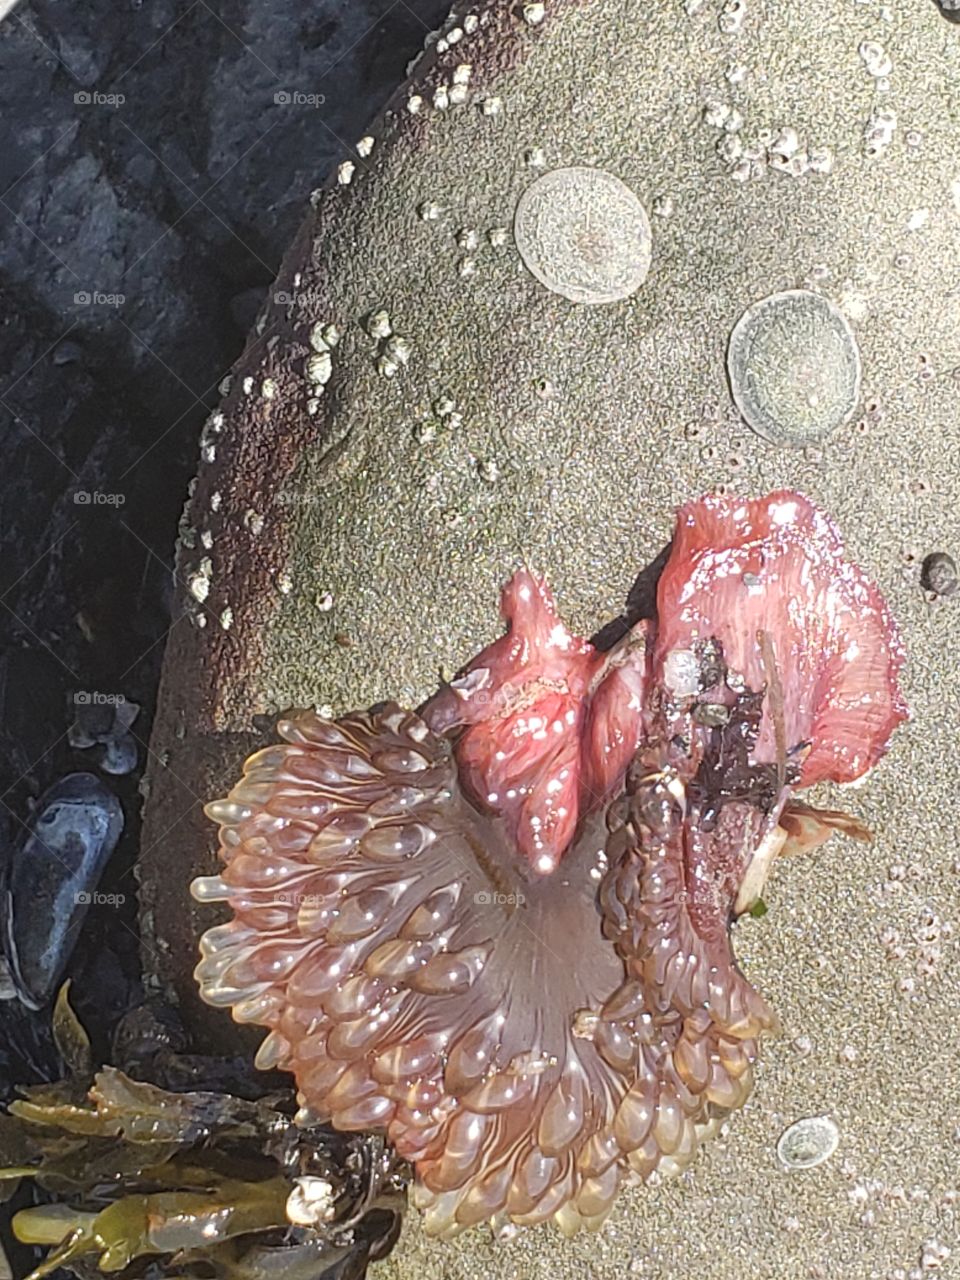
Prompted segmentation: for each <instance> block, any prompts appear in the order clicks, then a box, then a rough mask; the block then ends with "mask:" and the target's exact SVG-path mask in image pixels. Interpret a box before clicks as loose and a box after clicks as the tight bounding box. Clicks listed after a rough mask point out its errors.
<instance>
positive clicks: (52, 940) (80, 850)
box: [0, 773, 123, 1009]
mask: <svg viewBox="0 0 960 1280" xmlns="http://www.w3.org/2000/svg"><path fill="white" fill-rule="evenodd" d="M122 831H123V810H122V809H121V807H120V802H119V801H118V800H117V798H116V796H115V795H114V794H113V793H112V792H111V791H109V790H108V789H107V787H105V786H104V784H103V783H102V782H101V781H100V779H99V778H97V777H95V776H94V775H93V774H92V773H71V774H68V775H67V776H66V777H64V778H61V779H60V781H59V782H56V783H55V784H54V785H53V786H52V787H51V788H50V789H49V790H48V791H46V792H44V794H43V795H42V796H41V797H40V799H39V801H38V802H37V807H36V809H35V811H34V813H33V816H32V817H31V819H30V822H29V824H28V830H27V832H26V834H25V836H24V838H23V839H22V840H21V842H20V843H19V845H18V846H17V849H16V852H15V854H14V857H13V861H12V863H11V865H10V866H9V868H8V870H7V875H6V882H5V886H4V892H3V899H2V902H0V926H2V936H3V945H4V950H5V952H6V956H7V960H8V962H9V965H10V973H11V977H12V979H13V982H14V985H15V987H16V990H17V995H18V996H19V998H20V1000H21V1001H22V1002H23V1003H24V1004H25V1005H27V1006H28V1007H29V1008H31V1009H39V1008H41V1007H42V1006H43V1005H45V1004H46V1003H47V1002H48V1001H49V1000H50V999H51V998H52V997H53V995H54V994H55V993H56V990H57V988H58V986H59V984H60V979H61V978H62V977H63V973H64V970H65V969H66V966H67V962H68V961H69V959H70V954H71V952H72V951H73V947H74V944H75V943H76V940H77V937H78V935H79V932H80V924H81V922H82V920H83V918H84V916H85V915H86V913H87V910H88V908H89V905H90V900H91V897H92V895H93V893H94V891H95V890H96V888H97V885H98V884H99V882H100V877H101V875H102V874H103V870H104V868H105V867H106V865H107V862H108V861H109V859H110V855H111V854H112V853H113V851H114V849H115V848H116V845H117V841H118V840H119V838H120V833H121V832H122Z"/></svg>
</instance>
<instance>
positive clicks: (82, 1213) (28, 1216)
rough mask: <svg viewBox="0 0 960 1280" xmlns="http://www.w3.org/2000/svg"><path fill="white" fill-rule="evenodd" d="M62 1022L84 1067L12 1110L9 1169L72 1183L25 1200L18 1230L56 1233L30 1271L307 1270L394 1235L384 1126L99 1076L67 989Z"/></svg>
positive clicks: (42, 1180)
mask: <svg viewBox="0 0 960 1280" xmlns="http://www.w3.org/2000/svg"><path fill="white" fill-rule="evenodd" d="M55 1025H56V1038H57V1043H58V1045H59V1047H60V1049H61V1052H64V1051H65V1050H66V1051H67V1055H68V1056H67V1062H68V1066H69V1068H70V1070H71V1075H70V1076H69V1077H68V1078H67V1079H66V1080H63V1081H60V1082H57V1083H54V1084H48V1085H40V1086H35V1087H32V1088H29V1089H24V1090H22V1091H21V1092H22V1093H23V1094H24V1095H25V1096H24V1097H23V1098H21V1099H20V1100H18V1101H16V1102H13V1103H11V1104H10V1107H9V1114H8V1115H6V1116H2V1117H0V1164H2V1166H3V1167H0V1180H2V1182H4V1183H6V1184H7V1185H10V1184H15V1183H16V1181H17V1180H19V1179H21V1178H31V1179H32V1180H33V1181H34V1183H35V1184H36V1185H37V1186H38V1187H39V1188H40V1189H41V1190H42V1191H44V1192H46V1193H48V1194H51V1195H56V1196H58V1197H60V1198H61V1199H60V1200H59V1202H55V1203H48V1204H41V1205H37V1206H34V1207H31V1208H28V1209H22V1210H21V1211H20V1212H19V1213H17V1214H15V1215H14V1218H13V1229H14V1233H15V1235H16V1237H17V1239H18V1240H20V1241H22V1242H24V1243H27V1244H38V1245H45V1246H49V1247H50V1252H49V1253H48V1254H47V1257H46V1258H45V1259H44V1261H43V1262H42V1263H41V1264H40V1266H38V1267H37V1268H36V1269H35V1270H34V1271H33V1272H32V1273H31V1276H30V1277H29V1280H39V1277H42V1276H45V1275H48V1274H50V1273H51V1272H53V1271H54V1270H56V1269H57V1268H58V1267H61V1266H66V1267H76V1268H79V1270H80V1271H81V1272H83V1271H84V1268H85V1267H88V1266H89V1264H91V1263H93V1264H95V1265H97V1266H98V1267H99V1269H100V1270H101V1271H106V1272H123V1271H125V1270H126V1268H128V1267H129V1266H131V1265H132V1264H135V1262H136V1260H137V1259H138V1258H146V1257H151V1258H154V1259H155V1262H154V1266H158V1265H159V1266H160V1267H161V1272H160V1273H161V1274H165V1275H167V1274H171V1275H176V1276H185V1277H186V1276H193V1275H203V1276H207V1277H209V1276H210V1275H211V1274H212V1275H214V1276H215V1277H220V1276H223V1277H236V1278H237V1280H268V1277H270V1276H273V1275H279V1274H283V1275H284V1276H287V1275H294V1276H296V1275H298V1274H300V1275H302V1276H303V1277H304V1280H306V1277H307V1276H310V1277H312V1276H314V1275H316V1274H317V1273H318V1272H319V1271H320V1270H322V1269H324V1268H325V1267H327V1266H328V1265H332V1264H333V1263H334V1262H336V1261H338V1260H339V1259H340V1258H341V1257H343V1256H345V1253H346V1252H347V1251H348V1249H351V1248H356V1249H358V1250H359V1252H360V1256H363V1254H364V1252H365V1250H364V1245H363V1240H364V1239H366V1240H367V1242H368V1243H367V1249H366V1252H370V1251H371V1250H372V1249H373V1248H374V1247H375V1246H376V1245H377V1244H378V1242H379V1241H380V1240H381V1239H383V1238H385V1237H387V1236H391V1235H392V1232H393V1228H394V1225H395V1223H398V1221H399V1219H398V1217H397V1215H396V1214H395V1212H394V1210H395V1208H397V1197H398V1194H399V1192H400V1190H401V1189H402V1186H403V1179H402V1175H401V1173H400V1172H399V1169H398V1166H397V1165H396V1164H395V1162H394V1161H393V1159H392V1158H391V1157H390V1156H389V1155H388V1154H387V1153H386V1151H385V1147H384V1144H383V1142H382V1140H380V1139H377V1138H369V1139H366V1138H361V1137H359V1136H354V1137H342V1136H339V1135H336V1134H333V1133H331V1132H330V1131H328V1130H326V1131H325V1130H322V1129H318V1128H300V1127H298V1126H297V1125H296V1124H295V1122H294V1118H293V1116H294V1110H295V1104H294V1101H293V1099H292V1097H290V1095H279V1096H276V1097H274V1098H265V1099H263V1100H261V1101H257V1102H248V1101H245V1100H243V1099H241V1098H235V1097H233V1096H231V1095H229V1094H222V1093H213V1092H195V1093H183V1094H178V1093H170V1092H167V1091H166V1090H164V1089H160V1088H158V1087H156V1086H155V1085H152V1084H149V1083H146V1082H143V1081H139V1080H133V1079H131V1078H130V1077H129V1076H127V1075H125V1074H124V1073H123V1072H121V1071H118V1070H115V1069H114V1068H110V1067H106V1068H104V1069H102V1070H100V1071H99V1072H97V1073H96V1075H95V1076H94V1078H93V1082H92V1084H91V1085H90V1087H89V1089H86V1090H84V1089H82V1087H81V1086H80V1081H79V1077H78V1074H77V1071H78V1069H79V1068H81V1067H83V1065H84V1064H87V1065H89V1053H88V1051H89V1043H88V1042H87V1040H86V1036H85V1033H84V1032H83V1029H82V1027H81V1026H80V1024H79V1023H78V1022H77V1020H76V1018H75V1017H74V1015H73V1014H72V1012H71V1011H70V1008H69V1003H68V1002H67V999H66V993H65V992H62V993H61V997H60V999H59V1000H58V1003H57V1011H56V1015H55ZM364 1233H367V1234H366V1236H365V1235H364ZM288 1263H289V1266H288V1265H287V1264H288Z"/></svg>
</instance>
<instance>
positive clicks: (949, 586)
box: [920, 551, 958, 596]
mask: <svg viewBox="0 0 960 1280" xmlns="http://www.w3.org/2000/svg"><path fill="white" fill-rule="evenodd" d="M920 585H921V586H922V587H923V589H924V591H931V592H932V593H933V594H934V595H936V596H952V595H955V594H956V591H957V585H958V582H957V565H956V562H955V561H954V559H953V557H952V556H949V555H947V553H946V552H945V551H933V552H931V553H930V555H928V556H927V557H926V559H925V560H924V562H923V565H922V567H921V569H920Z"/></svg>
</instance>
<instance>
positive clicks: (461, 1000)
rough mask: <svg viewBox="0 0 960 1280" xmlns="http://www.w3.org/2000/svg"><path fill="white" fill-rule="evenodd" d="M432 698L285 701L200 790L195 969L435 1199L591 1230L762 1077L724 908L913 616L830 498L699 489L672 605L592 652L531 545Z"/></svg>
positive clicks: (850, 734)
mask: <svg viewBox="0 0 960 1280" xmlns="http://www.w3.org/2000/svg"><path fill="white" fill-rule="evenodd" d="M503 613H504V616H505V618H506V621H507V631H506V634H504V635H503V636H501V638H500V639H498V640H496V641H494V642H493V643H492V644H491V645H489V646H488V647H487V648H486V649H484V650H483V652H482V653H480V654H479V655H478V657H477V658H476V659H474V661H472V662H471V663H469V664H468V666H467V667H466V668H465V669H464V670H463V671H462V673H461V674H460V675H459V676H458V678H457V679H455V680H454V681H453V682H452V683H451V684H449V685H447V686H445V687H444V688H442V689H441V691H440V692H439V693H438V694H437V695H436V697H434V698H432V699H431V700H430V701H429V702H428V703H427V704H426V705H425V706H424V707H423V708H421V710H420V711H419V712H415V711H412V710H406V709H404V708H402V707H400V706H398V705H397V704H395V703H386V704H383V705H381V706H379V707H376V708H374V709H373V710H371V711H368V712H357V713H352V714H349V715H345V716H343V717H341V718H339V719H337V720H335V721H334V720H327V719H324V718H322V717H321V716H319V715H318V714H316V713H315V712H312V711H308V712H305V713H303V714H301V715H298V716H296V717H293V718H290V719H287V720H285V721H282V722H281V723H280V726H279V732H280V736H281V738H282V742H280V743H278V744H277V745H274V746H271V747H268V748H266V749H265V750H263V751H261V752H259V753H258V754H256V755H255V756H253V757H252V758H251V759H250V760H248V761H247V764H246V766H245V770H244V776H243V778H242V779H241V781H240V782H239V783H238V784H237V785H236V786H235V787H234V788H233V790H232V791H231V793H230V795H229V796H228V797H227V798H226V799H224V800H219V801H216V802H214V803H213V804H211V805H210V806H209V807H208V813H209V814H210V816H211V817H212V818H213V819H214V820H215V821H216V822H218V823H219V824H220V841H221V857H222V861H223V868H222V870H221V873H220V874H219V875H216V876H210V877H204V878H202V879H201V880H200V881H198V882H196V884H195V886H194V892H195V896H196V897H197V898H199V899H200V900H201V901H205V902H217V901H223V902H225V903H228V904H229V906H230V908H231V910H232V913H233V918H232V919H231V920H230V921H229V922H228V923H226V924H220V925H216V926H215V927H213V928H212V929H210V930H209V931H208V932H207V933H206V934H205V936H204V938H203V941H202V959H201V962H200V964H199V966H198V969H197V979H198V981H199V983H200V987H201V991H202V994H203V996H204V998H205V999H206V1000H207V1001H209V1002H210V1003H211V1004H213V1005H216V1006H223V1007H230V1008H231V1009H232V1011H233V1016H234V1018H235V1019H236V1020H237V1021H238V1022H242V1023H255V1024H259V1025H262V1026H265V1027H267V1028H268V1029H269V1034H268V1036H267V1038H266V1039H265V1041H264V1042H263V1044H262V1046H261V1049H260V1053H259V1056H258V1063H259V1065H261V1066H263V1067H267V1068H281V1069H283V1070H285V1071H289V1072H292V1073H293V1074H294V1076H295V1077H296V1082H297V1086H298V1089H299V1096H300V1102H301V1110H300V1113H299V1121H300V1123H302V1124H312V1123H315V1122H316V1121H318V1120H329V1121H331V1122H332V1124H333V1125H334V1127H335V1128H337V1129H341V1130H371V1129H372V1130H376V1131H378V1132H381V1133H384V1134H386V1135H387V1136H388V1137H389V1139H390V1141H391V1142H392V1143H393V1144H394V1146H395V1148H396V1150H397V1151H398V1152H399V1154H400V1155H401V1156H403V1157H404V1158H406V1159H407V1160H409V1161H411V1162H412V1163H413V1164H414V1165H415V1167H416V1184H415V1188H414V1200H415V1203H416V1204H417V1205H419V1206H420V1207H421V1208H422V1209H423V1210H424V1211H425V1214H426V1229H427V1230H428V1231H429V1232H430V1233H432V1234H435V1235H439V1236H441V1237H449V1236H452V1235H455V1234H456V1233H458V1232H459V1231H461V1230H463V1229H464V1228H466V1227H469V1226H471V1225H473V1224H476V1223H479V1222H481V1221H483V1220H485V1219H498V1218H499V1219H501V1220H503V1219H506V1220H510V1221H512V1222H513V1223H517V1224H521V1225H523V1224H533V1223H537V1222H543V1221H547V1220H550V1219H554V1220H555V1221H556V1222H557V1224H558V1225H559V1226H560V1228H561V1229H562V1230H563V1231H565V1232H568V1233H572V1232H575V1231H576V1230H578V1229H579V1228H580V1227H581V1226H585V1227H587V1228H596V1227H597V1226H598V1225H599V1224H600V1223H602V1221H603V1220H604V1218H605V1216H606V1215H607V1213H608V1212H609V1210H610V1207H611V1205H612V1203H613V1201H614V1198H615V1197H616V1195H617V1192H618V1190H619V1188H620V1187H621V1186H623V1185H625V1184H629V1183H632V1182H636V1181H640V1180H649V1179H650V1178H652V1177H654V1176H655V1175H659V1176H664V1175H668V1174H672V1173H676V1172H677V1171H679V1170H680V1169H682V1168H683V1167H684V1166H685V1165H686V1164H687V1163H688V1162H689V1161H690V1160H691V1158H692V1157H693V1155H694V1153H695V1151H696V1149H697V1147H698V1144H699V1143H700V1142H701V1141H702V1140H703V1138H704V1137H705V1136H707V1135H708V1134H709V1133H710V1132H712V1131H713V1130H714V1129H715V1128H716V1127H717V1126H718V1124H719V1123H720V1122H721V1121H722V1119H723V1117H725V1116H726V1115H728V1114H729V1112H730V1111H731V1110H733V1109H734V1108H736V1107H738V1106H740V1105H741V1104H742V1103H743V1101H744V1099H745V1098H746V1096H747V1094H748V1093H749V1090H750V1087H751V1080H752V1070H753V1062H754V1059H755V1056H756V1052H757V1041H758V1037H759V1036H760V1035H761V1033H762V1032H764V1031H766V1030H768V1029H769V1028H770V1027H772V1026H773V1025H774V1024H775V1016H774V1014H773V1013H772V1011H771V1010H770V1009H769V1007H768V1006H767V1004H766V1002H765V1001H764V1000H763V998H762V997H761V996H760V995H759V993H758V992H757V991H755V990H754V988H753V987H752V986H751V985H750V983H749V982H748V981H747V979H746V978H745V976H744V975H743V974H742V973H741V972H740V970H739V969H738V967H737V965H736V963H735V960H734V956H733V952H732V947H731V941H730V935H729V925H730V923H731V921H732V919H734V918H735V916H736V915H737V914H738V913H739V912H741V911H743V910H745V909H747V908H748V907H750V906H751V905H752V904H754V903H755V902H756V900H757V898H758V896H759V893H760V890H761V889H762V886H763V881H764V879H765V877H766V874H767V872H768V871H769V867H770V864H771V862H772V860H773V858H774V857H775V856H776V855H777V854H778V853H779V852H782V851H783V850H785V849H787V850H789V849H805V848H810V847H813V846H815V845H816V844H818V843H819V842H820V841H822V840H823V839H825V838H827V837H828V836H829V835H830V833H831V832H832V831H833V830H835V829H840V830H842V831H844V832H846V833H847V834H850V835H854V836H856V837H860V838H863V837H868V835H869V833H868V832H867V831H866V829H865V828H864V827H863V826H862V825H861V824H860V823H858V822H857V820H856V819H853V818H849V817H847V816H846V815H844V814H840V813H836V812H833V811H821V810H817V809H815V808H812V807H811V806H808V805H805V804H802V803H801V802H799V801H798V800H796V798H795V795H794V793H795V792H796V790H797V789H798V788H801V787H804V786H808V785H810V784H812V783H814V782H818V781H822V780H834V781H852V780H853V779H855V778H859V777H862V776H863V775H864V774H865V773H866V772H867V771H868V769H869V768H870V767H871V766H872V764H873V763H874V762H875V761H876V759H877V758H878V756H879V755H880V754H881V753H882V752H883V750H884V749H885V747H886V744H887V741H888V738H889V736H890V733H891V732H892V730H893V728H894V727H895V726H896V724H897V723H898V722H899V721H900V720H901V719H902V718H903V717H904V715H905V708H904V706H903V704H902V701H901V698H900V694H899V691H898V687H897V672H898V669H899V665H900V662H901V652H900V646H899V641H898V639H897V634H896V630H895V627H894V625H893V622H892V620H891V618H890V616H889V613H888V612H887V609H886V606H885V605H884V603H883V601H882V599H881V598H880V596H879V593H878V592H877V589H876V588H875V587H874V586H873V584H872V583H870V582H869V580H868V579H867V578H866V576H865V575H864V574H863V573H862V572H861V571H860V570H859V569H858V568H857V567H856V566H854V565H853V564H851V563H850V562H849V561H848V560H847V559H846V558H845V556H844V554H843V549H842V545H841V542H840V539H839V535H838V534H837V531H836V529H835V528H834V526H833V525H832V524H831V522H830V521H829V520H828V519H827V517H826V516H825V515H824V514H823V513H822V512H820V511H819V510H818V509H817V508H816V507H815V506H814V505H813V504H812V503H811V502H809V501H808V500H807V499H805V498H803V497H802V496H800V495H799V494H795V493H789V492H783V493H776V494H771V495H769V496H768V497H766V498H764V499H760V500H755V501H746V500H740V499H736V498H705V499H702V500H701V501H699V502H694V503H690V504H688V505H687V506H685V507H683V508H681V510H680V512H679V513H678V518H677V525H676V531H675V535H674V541H673V545H672V549H671V553H670V555H669V557H668V558H667V561H666V566H665V568H664V570H663V572H662V574H661V577H660V579H659V585H658V591H657V602H656V616H655V617H654V618H652V619H648V620H640V621H638V620H633V619H627V620H626V621H624V624H623V626H622V628H620V634H619V638H618V639H617V640H616V642H615V643H614V644H613V645H612V646H609V647H607V648H605V649H601V648H599V647H597V646H595V645H593V644H591V643H589V642H588V641H586V640H584V639H581V638H578V637H576V636H574V635H572V634H571V633H570V632H569V631H568V630H567V628H566V627H565V626H564V625H563V623H562V622H561V621H560V619H559V617H558V615H557V612H556V608H555V605H554V602H553V599H552V596H551V595H550V593H549V591H548V590H547V587H546V585H545V584H544V583H543V582H542V581H541V580H539V579H537V578H536V577H534V576H533V575H532V574H531V573H529V572H528V571H526V570H523V571H521V572H519V573H518V574H516V575H515V577H514V578H513V580H512V581H511V582H510V584H508V586H507V587H506V589H505V591H504V597H503Z"/></svg>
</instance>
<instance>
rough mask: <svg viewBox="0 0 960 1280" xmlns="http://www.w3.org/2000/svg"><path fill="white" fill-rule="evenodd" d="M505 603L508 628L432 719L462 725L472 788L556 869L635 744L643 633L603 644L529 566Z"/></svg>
mask: <svg viewBox="0 0 960 1280" xmlns="http://www.w3.org/2000/svg"><path fill="white" fill-rule="evenodd" d="M500 611H501V613H502V615H503V617H504V618H505V620H506V622H507V631H506V634H505V635H503V636H501V637H500V639H499V640H495V641H494V642H493V643H492V644H490V645H488V646H487V648H485V649H484V650H482V652H481V653H480V654H478V656H477V657H476V658H475V659H474V660H473V661H472V662H471V663H470V665H469V666H468V667H467V668H466V670H465V672H464V673H463V674H462V675H461V676H459V677H458V678H457V679H456V680H454V681H453V682H452V683H451V684H449V685H448V686H447V687H446V688H445V689H443V690H442V691H441V692H440V693H438V694H437V695H436V697H434V698H432V699H431V700H430V702H429V703H428V704H427V706H426V708H425V710H424V719H425V720H426V722H427V723H428V724H429V725H430V727H431V728H432V729H433V731H434V732H435V733H449V732H451V731H453V730H456V729H457V728H459V727H461V726H462V727H463V729H464V731H463V733H462V734H461V736H460V737H459V739H458V742H457V748H456V753H457V763H458V766H459V772H460V778H461V782H462V783H463V784H464V786H465V788H466V790H467V792H468V794H469V795H470V797H471V799H472V800H473V801H474V802H475V803H476V804H478V805H479V806H480V807H481V808H483V809H485V810H487V811H488V812H492V813H497V814H499V815H501V816H502V817H503V818H504V819H505V820H506V822H507V823H508V826H510V828H511V829H512V831H513V834H514V838H515V840H516V844H517V847H518V850H519V852H520V853H521V854H522V855H523V857H524V858H526V860H527V861H528V863H529V864H530V866H531V868H532V869H533V870H534V871H535V872H537V873H538V874H549V873H550V872H551V871H553V870H554V869H555V868H556V866H557V864H558V863H559V861H560V858H561V857H562V856H563V853H564V851H565V850H566V848H567V847H568V846H569V845H570V842H571V841H572V840H573V837H574V834H575V832H576V829H577V823H578V821H579V819H580V817H581V816H582V815H583V814H584V813H585V812H587V811H588V810H590V809H592V808H595V807H596V806H597V805H598V804H599V803H600V802H601V801H602V800H603V799H604V798H605V796H606V795H608V794H609V792H610V791H611V789H612V788H613V787H614V786H615V785H616V784H617V782H619V780H620V778H621V777H622V776H623V773H624V771H625V770H626V767H627V764H628V763H629V761H630V758H631V756H632V755H633V753H634V751H635V750H636V747H637V744H638V742H639V734H640V715H641V709H642V705H643V698H644V682H645V680H646V677H647V670H648V664H647V656H646V647H645V636H644V632H643V631H642V629H641V630H640V631H639V632H637V633H636V634H634V633H631V635H630V636H628V637H627V641H629V643H623V645H622V647H620V648H619V649H618V650H616V651H614V652H613V653H611V654H603V653H600V652H598V650H597V649H595V648H594V646H593V645H592V644H590V642H589V641H587V640H585V639H583V638H582V637H579V636H574V635H573V634H571V632H570V631H568V630H567V628H566V627H565V626H564V624H563V623H562V622H561V621H560V619H559V618H558V616H557V611H556V605H555V604H554V600H553V596H552V594H551V592H550V591H549V589H548V587H547V586H546V584H545V582H543V580H542V579H538V578H536V577H534V575H533V574H531V573H530V572H528V571H527V570H525V569H522V570H519V571H518V572H517V573H515V574H514V576H513V577H512V578H511V580H510V581H509V583H508V584H507V585H506V587H505V588H504V590H503V594H502V597H501V604H500Z"/></svg>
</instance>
